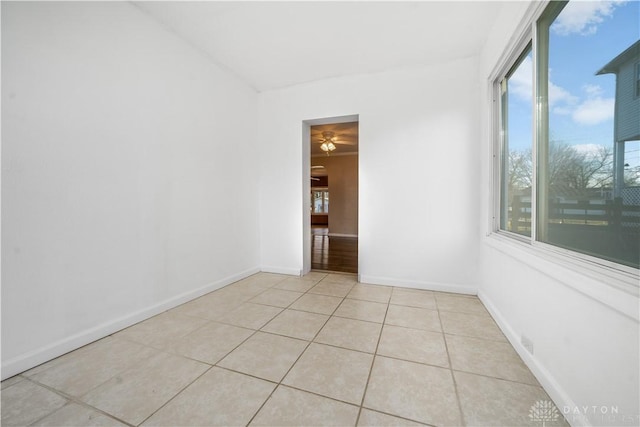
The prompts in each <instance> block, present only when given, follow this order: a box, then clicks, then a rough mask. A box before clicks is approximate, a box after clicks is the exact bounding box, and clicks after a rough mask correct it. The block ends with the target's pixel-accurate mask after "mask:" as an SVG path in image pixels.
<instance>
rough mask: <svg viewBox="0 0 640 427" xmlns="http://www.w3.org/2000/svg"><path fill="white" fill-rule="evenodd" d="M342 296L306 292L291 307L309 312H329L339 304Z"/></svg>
mask: <svg viewBox="0 0 640 427" xmlns="http://www.w3.org/2000/svg"><path fill="white" fill-rule="evenodd" d="M341 302H342V298H338V297H330V296H327V295H317V294H306V295H303V296H301V297H300V298H299V299H298V300H297V301H296V302H294V303H293V304H291V307H290V308H291V309H293V310H300V311H308V312H311V313H320V314H331V313H333V312H334V311H335V309H336V307H338V306H339V305H340V303H341Z"/></svg>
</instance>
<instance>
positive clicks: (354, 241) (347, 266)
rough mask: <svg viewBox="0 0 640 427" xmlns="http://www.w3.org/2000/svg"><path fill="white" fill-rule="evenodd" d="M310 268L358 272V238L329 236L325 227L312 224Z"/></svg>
mask: <svg viewBox="0 0 640 427" xmlns="http://www.w3.org/2000/svg"><path fill="white" fill-rule="evenodd" d="M311 268H312V269H313V270H322V271H337V272H342V273H358V238H357V237H338V236H329V229H328V228H327V227H322V226H317V225H312V226H311Z"/></svg>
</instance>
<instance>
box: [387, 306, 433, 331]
mask: <svg viewBox="0 0 640 427" xmlns="http://www.w3.org/2000/svg"><path fill="white" fill-rule="evenodd" d="M384 323H385V324H387V325H394V326H404V327H406V328H413V329H422V330H425V331H435V332H442V327H441V326H440V317H438V311H437V310H430V309H427V308H419V307H407V306H404V305H393V304H390V305H389V310H388V311H387V317H386V319H385V321H384Z"/></svg>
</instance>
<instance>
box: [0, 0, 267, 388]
mask: <svg viewBox="0 0 640 427" xmlns="http://www.w3.org/2000/svg"><path fill="white" fill-rule="evenodd" d="M2 104H3V105H2V151H3V153H2V228H3V233H2V249H3V250H2V267H3V268H2V377H3V378H6V377H7V376H10V375H12V374H15V373H17V372H20V371H22V370H24V369H26V368H29V367H31V366H34V365H36V364H38V363H40V362H43V361H45V360H47V359H50V358H52V357H54V356H57V355H59V354H61V353H64V352H66V351H68V350H70V349H73V348H75V347H77V346H79V345H83V344H85V343H87V342H90V341H92V340H93V339H96V338H100V337H102V336H104V335H105V334H108V333H111V332H114V331H115V330H118V329H119V328H121V327H124V326H126V325H128V324H131V323H133V322H135V321H137V320H141V319H143V318H145V317H148V316H150V315H152V314H155V313H157V312H159V311H162V310H164V309H166V308H168V307H170V306H172V305H175V304H177V303H179V302H182V301H185V300H186V299H189V298H192V297H194V296H197V295H199V294H201V293H203V292H205V291H208V290H212V289H215V288H216V287H219V286H222V285H224V284H226V283H228V282H230V281H232V280H234V279H237V278H240V277H243V276H245V275H247V274H249V273H252V272H255V271H257V268H258V266H259V243H258V235H259V233H258V215H257V211H256V205H257V200H258V180H257V178H258V177H257V172H256V171H257V162H256V161H257V155H256V154H255V149H254V143H255V140H256V138H255V136H256V135H255V130H256V128H255V125H256V114H257V94H256V93H255V92H254V91H252V90H251V89H249V88H248V87H247V86H245V85H244V84H242V83H240V82H239V81H238V80H236V79H235V78H234V77H232V76H230V75H228V74H225V72H223V71H221V70H220V69H218V68H217V67H216V66H214V65H212V63H211V62H209V60H208V59H207V58H205V57H204V56H202V55H201V54H200V53H198V52H196V51H195V50H193V49H192V48H191V47H190V46H189V45H188V44H186V43H184V42H182V41H181V40H180V39H178V38H176V37H175V36H174V35H172V34H170V33H168V32H167V31H165V30H164V29H163V28H162V27H160V26H159V25H158V24H156V23H155V22H154V21H152V20H151V19H150V18H148V17H147V16H146V15H145V14H143V13H142V12H141V11H140V10H138V9H137V8H135V7H134V6H132V5H131V4H129V3H124V2H106V3H94V2H88V3H84V2H72V3H57V2H45V3H29V2H26V3H25V2H21V3H7V2H3V4H2Z"/></svg>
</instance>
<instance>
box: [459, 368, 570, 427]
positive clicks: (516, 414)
mask: <svg viewBox="0 0 640 427" xmlns="http://www.w3.org/2000/svg"><path fill="white" fill-rule="evenodd" d="M454 376H455V379H456V384H457V387H458V395H459V396H460V405H462V412H463V414H464V418H465V421H466V423H467V424H468V425H474V426H516V425H517V426H540V425H542V422H541V421H540V420H534V419H532V418H531V417H530V416H529V414H530V410H531V409H532V408H533V406H534V405H536V403H537V402H544V403H547V402H551V399H550V398H549V396H548V395H547V393H545V391H544V390H543V389H542V388H541V387H537V386H532V385H527V384H520V383H514V382H511V381H505V380H498V379H494V378H487V377H484V376H480V375H473V374H468V373H464V372H454ZM550 404H552V403H550ZM557 413H558V417H557V419H555V420H551V419H549V420H547V421H546V422H545V425H546V426H567V425H568V424H567V423H566V421H565V420H564V418H563V417H562V414H561V411H558V412H557Z"/></svg>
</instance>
